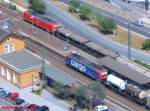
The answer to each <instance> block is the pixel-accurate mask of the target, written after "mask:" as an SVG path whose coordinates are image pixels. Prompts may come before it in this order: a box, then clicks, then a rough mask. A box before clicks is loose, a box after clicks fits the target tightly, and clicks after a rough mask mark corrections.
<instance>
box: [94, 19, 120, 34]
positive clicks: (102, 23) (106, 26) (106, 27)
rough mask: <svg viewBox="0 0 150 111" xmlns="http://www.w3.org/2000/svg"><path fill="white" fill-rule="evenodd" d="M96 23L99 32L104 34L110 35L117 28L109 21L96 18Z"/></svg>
mask: <svg viewBox="0 0 150 111" xmlns="http://www.w3.org/2000/svg"><path fill="white" fill-rule="evenodd" d="M97 21H98V25H99V30H100V32H102V33H104V34H112V33H113V30H115V29H116V28H117V26H116V24H115V23H114V21H113V20H111V19H106V18H98V19H97Z"/></svg>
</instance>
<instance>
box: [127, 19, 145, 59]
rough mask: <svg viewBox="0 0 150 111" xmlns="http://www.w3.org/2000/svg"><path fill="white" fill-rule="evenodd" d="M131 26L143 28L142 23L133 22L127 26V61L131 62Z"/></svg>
mask: <svg viewBox="0 0 150 111" xmlns="http://www.w3.org/2000/svg"><path fill="white" fill-rule="evenodd" d="M132 25H136V26H138V27H143V26H144V25H143V22H141V21H134V22H129V24H128V59H129V60H131V27H132Z"/></svg>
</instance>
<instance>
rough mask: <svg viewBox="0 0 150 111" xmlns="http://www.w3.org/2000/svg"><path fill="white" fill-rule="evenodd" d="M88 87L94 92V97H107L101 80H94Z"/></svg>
mask: <svg viewBox="0 0 150 111" xmlns="http://www.w3.org/2000/svg"><path fill="white" fill-rule="evenodd" d="M88 89H89V90H90V91H92V92H93V97H94V98H96V97H97V98H100V99H102V100H103V99H105V97H106V93H105V90H104V87H103V86H102V84H101V83H100V82H99V81H94V82H92V83H91V84H90V85H88Z"/></svg>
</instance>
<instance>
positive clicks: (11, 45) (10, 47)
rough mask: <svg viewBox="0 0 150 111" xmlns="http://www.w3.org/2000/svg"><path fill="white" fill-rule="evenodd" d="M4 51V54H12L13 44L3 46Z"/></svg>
mask: <svg viewBox="0 0 150 111" xmlns="http://www.w3.org/2000/svg"><path fill="white" fill-rule="evenodd" d="M4 51H5V53H11V52H13V51H14V45H13V44H8V45H5V47H4Z"/></svg>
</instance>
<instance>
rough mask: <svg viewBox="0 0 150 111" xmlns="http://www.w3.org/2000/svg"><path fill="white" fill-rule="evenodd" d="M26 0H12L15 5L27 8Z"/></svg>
mask: <svg viewBox="0 0 150 111" xmlns="http://www.w3.org/2000/svg"><path fill="white" fill-rule="evenodd" d="M25 1H26V0H13V2H14V3H16V4H17V5H20V6H22V7H24V8H27V7H28V3H27V2H25Z"/></svg>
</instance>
